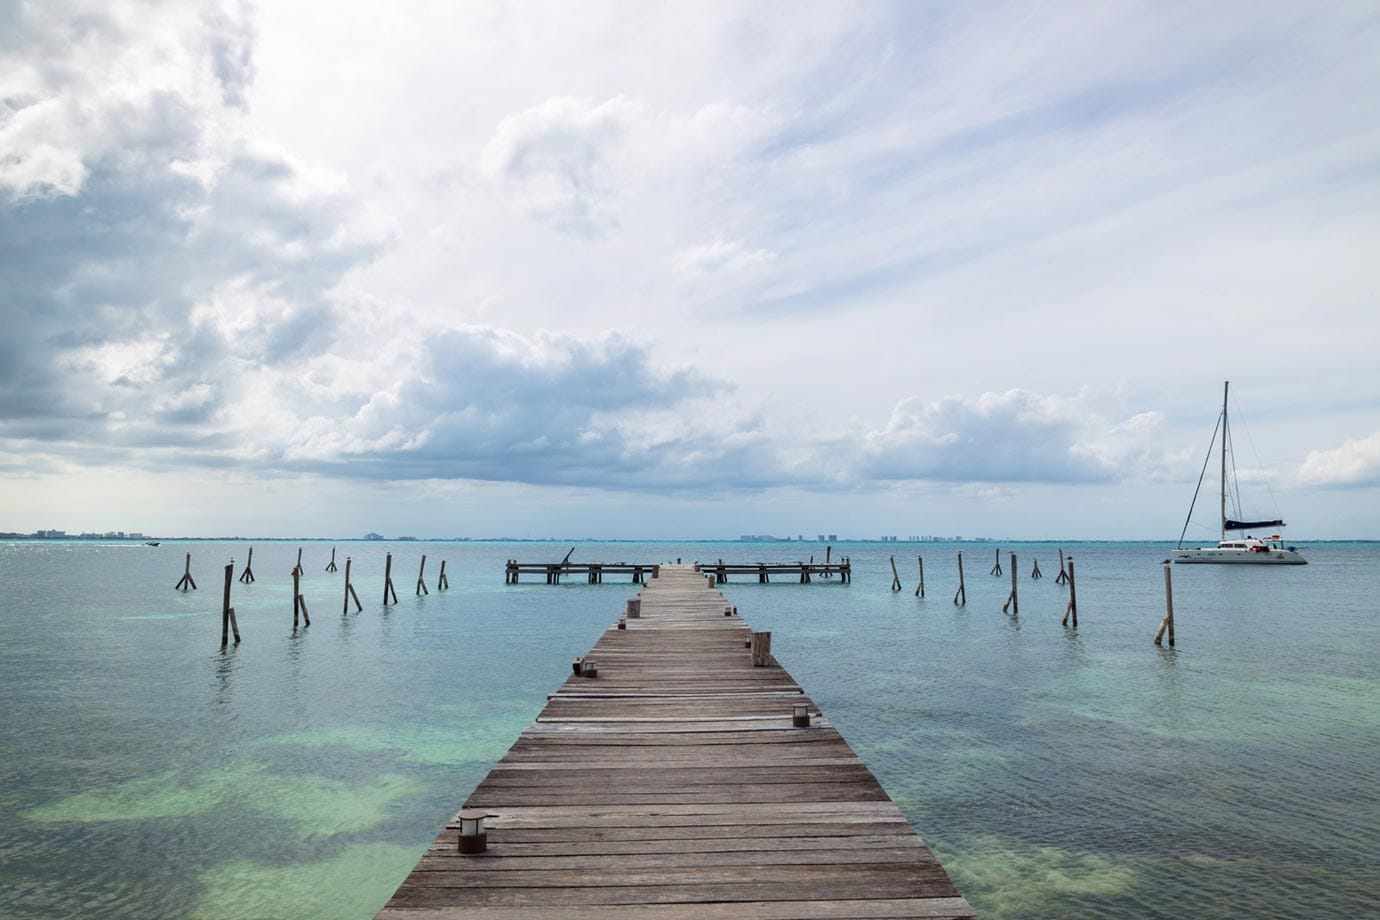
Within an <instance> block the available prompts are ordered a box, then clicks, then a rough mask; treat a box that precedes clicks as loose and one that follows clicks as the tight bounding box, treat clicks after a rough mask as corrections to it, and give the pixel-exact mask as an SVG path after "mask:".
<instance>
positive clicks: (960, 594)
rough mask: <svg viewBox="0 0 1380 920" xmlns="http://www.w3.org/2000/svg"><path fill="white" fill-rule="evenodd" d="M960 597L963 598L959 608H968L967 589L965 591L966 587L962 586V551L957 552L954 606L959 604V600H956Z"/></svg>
mask: <svg viewBox="0 0 1380 920" xmlns="http://www.w3.org/2000/svg"><path fill="white" fill-rule="evenodd" d="M960 597H962V598H963V602H962V603H961V604H960V606H963V607H966V606H968V589H967V587H966V586H964V584H963V551H962V550H959V553H958V590H957V591H955V592H954V603H955V604H959V600H958V599H959V598H960Z"/></svg>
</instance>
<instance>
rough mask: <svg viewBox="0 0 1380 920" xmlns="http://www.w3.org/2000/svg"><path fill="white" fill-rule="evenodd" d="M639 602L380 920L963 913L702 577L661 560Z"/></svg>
mask: <svg viewBox="0 0 1380 920" xmlns="http://www.w3.org/2000/svg"><path fill="white" fill-rule="evenodd" d="M555 568H558V569H559V570H560V573H561V574H563V575H564V574H569V573H570V572H574V571H581V569H579V567H577V566H573V565H571V566H564V567H559V566H558V567H555ZM642 568H643V569H644V571H645V572H648V573H650V566H643V567H642ZM747 568H748V570H749V572H750V573H757V572H760V571H761V570H762V569H761V568H760V567H759V566H756V565H753V566H750V567H747ZM785 568H790V567H785ZM816 568H818V569H820V570H824V568H825V567H823V566H819V567H816ZM716 569H717V567H716V566H709V567H706V569H705V572H706V573H713V572H714V571H715V570H716ZM782 569H783V567H781V566H776V565H772V566H768V567H767V571H768V572H769V573H771V574H779V572H780V571H781V570H782ZM511 570H512V569H511V567H510V571H511ZM518 570H519V571H521V572H523V573H527V572H528V571H529V569H527V568H524V567H521V566H519V567H518ZM532 570H534V571H535V572H537V573H545V572H548V571H551V568H550V567H547V566H541V567H533V569H532ZM728 570H729V567H728V566H725V567H724V571H728ZM793 570H794V571H799V570H800V569H799V568H795V569H793ZM586 571H587V569H586ZM613 571H616V568H615V567H614V566H603V567H602V572H603V573H604V574H607V573H610V572H613ZM828 571H832V572H840V571H841V567H840V566H837V565H833V566H830V567H828ZM639 596H640V598H641V611H642V613H641V616H639V617H636V618H629V619H628V620H627V623H626V628H625V629H621V630H620V629H613V628H611V629H609V630H608V631H606V632H605V633H604V634H603V635H602V636H601V637H600V638H599V640H598V641H597V642H596V643H595V645H594V647H593V648H592V649H591V650H590V651H589V652H588V653H587V654H586V656H585V658H586V659H587V660H593V661H595V662H597V665H598V671H599V676H598V677H597V678H593V679H590V678H587V677H581V676H574V675H572V676H571V677H569V678H567V679H566V681H565V683H564V684H563V685H562V686H561V687H560V688H559V689H558V690H557V691H556V692H555V693H553V694H551V695H550V696H549V697H548V701H547V705H546V707H545V708H544V709H543V710H542V711H541V712H540V713H539V714H538V715H537V716H536V720H535V721H534V722H533V723H532V725H530V726H528V728H526V729H525V730H524V731H523V732H522V734H521V736H520V737H519V738H518V740H517V741H516V743H514V745H513V746H512V748H510V749H509V751H508V752H507V753H506V754H505V755H504V756H503V758H502V760H500V762H499V763H498V764H496V765H495V767H494V769H493V770H492V771H491V772H490V773H489V775H488V776H487V777H485V779H484V780H483V781H481V782H480V783H479V785H478V786H476V787H475V789H474V791H473V792H472V793H471V794H470V796H469V797H468V798H467V799H466V805H467V806H472V807H476V808H483V809H485V810H488V811H489V812H490V813H491V814H493V817H492V818H490V819H489V848H488V851H487V852H486V853H483V854H480V855H477V856H465V855H461V854H460V853H459V851H458V847H457V827H456V822H455V821H452V822H450V823H449V824H448V825H447V828H446V830H444V831H442V832H441V834H440V835H439V836H438V837H437V839H436V840H435V842H434V843H433V844H432V845H431V847H430V848H429V849H428V850H427V851H426V854H425V855H423V856H422V858H421V860H420V861H419V862H418V864H417V866H416V868H415V869H414V870H413V871H412V873H411V874H410V875H409V876H408V877H407V879H406V880H404V882H403V884H402V885H401V886H400V887H399V888H398V890H397V892H396V893H395V894H394V896H393V898H392V899H391V900H390V901H389V903H388V905H387V906H386V907H385V908H384V910H383V911H382V912H381V913H380V914H379V915H378V916H379V918H382V920H423V918H426V920H442V918H453V920H459V918H469V920H475V918H488V920H513V918H517V917H523V918H533V920H541V918H546V917H551V918H555V917H560V918H562V920H571V918H574V920H582V918H588V920H592V918H593V917H594V915H595V912H597V914H598V916H599V918H600V920H607V918H615V920H619V918H628V917H632V916H638V917H643V916H647V917H654V918H659V920H680V918H689V917H690V916H691V915H692V912H693V916H694V917H696V918H697V920H703V918H709V920H714V918H728V917H734V918H738V917H744V918H749V920H751V918H760V920H789V918H803V920H810V918H818V920H826V918H843V917H860V918H887V917H930V918H954V920H958V918H969V917H972V916H973V913H972V910H971V909H970V908H969V907H968V905H967V903H966V902H965V901H964V900H963V899H962V898H961V897H960V896H959V895H958V892H957V891H956V889H954V887H953V884H952V882H951V881H950V880H949V878H948V875H947V874H946V873H945V872H944V869H943V867H942V866H941V865H940V864H939V862H938V860H936V859H935V858H934V856H933V854H932V853H930V851H929V849H928V848H927V847H926V846H925V844H924V841H923V840H921V839H920V837H919V836H918V835H917V834H916V833H915V831H914V829H913V828H912V827H911V826H910V824H909V822H907V821H906V819H905V817H904V816H903V815H902V814H901V812H900V810H899V809H897V808H896V806H895V804H894V803H893V802H892V801H891V800H890V798H888V797H887V795H886V792H885V790H883V789H882V787H881V785H880V784H878V783H877V781H876V778H875V777H874V776H873V775H872V773H871V771H869V770H868V769H867V768H866V766H864V765H863V764H862V762H861V761H860V760H858V758H857V755H856V754H854V753H853V751H852V749H851V748H850V747H849V746H848V745H847V743H846V742H845V741H844V740H843V738H842V737H841V736H840V735H839V734H838V732H837V731H835V730H834V729H833V728H832V727H830V726H829V724H828V722H827V720H826V719H825V718H824V717H823V714H822V713H820V711H819V709H818V708H817V707H816V706H815V704H814V702H813V701H812V700H810V698H809V697H808V696H807V695H806V694H804V693H803V692H802V690H801V688H800V687H799V685H798V684H796V682H795V681H794V680H793V679H792V678H791V677H790V675H789V674H787V673H786V672H785V671H784V669H782V668H781V667H780V665H779V664H778V663H776V662H775V661H774V660H769V661H768V663H767V666H765V667H756V668H754V667H753V666H752V653H751V650H750V649H748V648H746V647H745V642H744V639H745V637H746V636H748V635H749V634H750V630H749V629H748V628H747V627H746V625H745V624H744V623H743V621H742V620H741V619H740V618H738V617H734V616H727V617H726V616H724V609H725V606H726V601H725V599H724V597H723V595H722V594H720V593H719V592H718V591H717V590H713V589H712V588H711V587H710V585H708V584H707V583H706V578H705V575H704V574H701V573H696V572H694V571H692V570H691V569H690V568H689V567H673V566H662V568H661V577H660V578H657V579H654V580H649V581H648V583H647V584H646V585H645V586H644V588H643V590H642V592H641V593H640V595H639ZM795 704H804V705H805V706H807V708H808V709H809V711H810V713H811V717H812V719H811V721H812V724H811V725H810V726H809V727H808V728H796V727H794V726H793V725H792V724H791V709H792V707H793V706H794V705H795Z"/></svg>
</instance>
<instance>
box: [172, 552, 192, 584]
mask: <svg viewBox="0 0 1380 920" xmlns="http://www.w3.org/2000/svg"><path fill="white" fill-rule="evenodd" d="M188 586H190V587H191V589H192V590H193V591H195V590H196V582H195V581H194V580H193V579H192V554H191V553H188V554H187V567H186V568H184V569H183V570H182V578H181V580H179V581H178V583H177V586H176V587H175V588H173V590H174V591H182V592H183V593H186V591H187V588H188Z"/></svg>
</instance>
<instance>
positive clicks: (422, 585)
mask: <svg viewBox="0 0 1380 920" xmlns="http://www.w3.org/2000/svg"><path fill="white" fill-rule="evenodd" d="M424 574H426V556H425V555H423V556H422V567H421V568H419V569H418V570H417V596H418V597H421V596H422V595H423V594H430V593H431V592H430V591H428V590H427V589H426V582H425V581H423V580H422V576H423V575H424Z"/></svg>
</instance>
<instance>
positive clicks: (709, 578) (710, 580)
mask: <svg viewBox="0 0 1380 920" xmlns="http://www.w3.org/2000/svg"><path fill="white" fill-rule="evenodd" d="M704 583H705V586H706V587H709V588H713V587H714V576H713V575H706V576H704Z"/></svg>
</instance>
